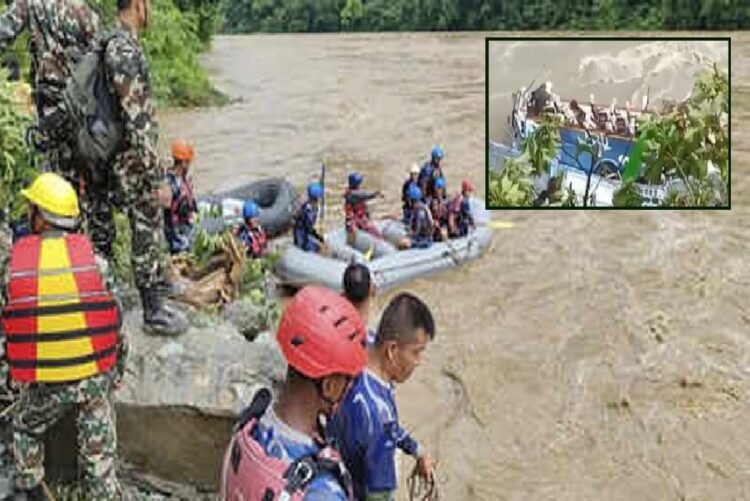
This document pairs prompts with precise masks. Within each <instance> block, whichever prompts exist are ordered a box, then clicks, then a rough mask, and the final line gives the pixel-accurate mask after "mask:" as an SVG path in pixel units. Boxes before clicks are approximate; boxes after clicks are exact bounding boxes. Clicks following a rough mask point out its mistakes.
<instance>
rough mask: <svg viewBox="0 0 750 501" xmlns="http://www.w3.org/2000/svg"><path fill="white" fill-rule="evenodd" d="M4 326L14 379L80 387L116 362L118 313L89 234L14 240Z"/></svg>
mask: <svg viewBox="0 0 750 501" xmlns="http://www.w3.org/2000/svg"><path fill="white" fill-rule="evenodd" d="M1 322H2V331H3V333H4V334H5V342H6V354H7V358H8V364H9V366H10V376H11V378H12V379H13V380H14V381H19V382H42V383H53V382H54V383H57V382H69V381H79V380H81V379H86V378H89V377H91V376H95V375H98V374H103V373H105V372H107V371H109V370H110V369H111V368H112V367H113V366H114V365H115V362H116V361H117V333H118V331H119V329H120V326H121V322H122V318H121V315H120V310H119V307H118V306H117V303H116V302H115V298H114V296H113V295H112V293H111V292H109V291H108V290H107V288H106V287H105V286H104V283H103V280H102V276H101V274H100V273H99V268H98V266H97V264H96V260H95V258H94V251H93V248H92V245H91V241H90V240H89V239H88V238H87V237H85V236H84V235H78V234H52V235H51V234H47V235H29V236H26V237H23V238H21V239H20V240H18V242H16V244H15V245H14V246H13V250H12V252H11V260H10V281H9V283H8V303H7V305H6V306H5V308H3V311H2V320H1Z"/></svg>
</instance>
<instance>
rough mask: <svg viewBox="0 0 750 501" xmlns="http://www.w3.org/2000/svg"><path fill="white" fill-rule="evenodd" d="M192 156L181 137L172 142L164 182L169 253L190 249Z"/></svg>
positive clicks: (194, 208) (194, 206) (195, 208)
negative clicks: (167, 200)
mask: <svg viewBox="0 0 750 501" xmlns="http://www.w3.org/2000/svg"><path fill="white" fill-rule="evenodd" d="M194 158H195V151H194V149H193V145H191V144H189V143H188V142H187V141H185V140H183V139H175V140H174V142H172V159H173V162H174V163H173V164H172V169H171V170H170V171H169V172H167V185H168V186H169V189H170V191H171V195H172V196H171V200H170V204H169V208H168V209H165V210H164V233H165V235H166V237H167V242H168V243H169V250H170V252H171V253H172V254H179V253H180V252H188V251H189V250H190V233H191V232H192V231H193V225H194V223H195V215H196V214H197V213H198V206H197V204H196V202H195V196H194V195H193V183H192V181H191V180H190V179H189V177H188V170H189V169H190V164H191V163H192V161H193V159H194Z"/></svg>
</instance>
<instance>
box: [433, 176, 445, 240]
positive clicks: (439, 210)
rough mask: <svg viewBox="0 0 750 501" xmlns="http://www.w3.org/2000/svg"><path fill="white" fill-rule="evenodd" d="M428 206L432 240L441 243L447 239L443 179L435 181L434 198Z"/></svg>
mask: <svg viewBox="0 0 750 501" xmlns="http://www.w3.org/2000/svg"><path fill="white" fill-rule="evenodd" d="M428 205H429V209H430V215H431V216H432V227H433V233H432V239H433V240H434V241H436V242H443V241H445V240H447V239H448V229H447V226H448V203H447V202H446V200H445V179H443V178H442V177H441V178H438V179H437V180H436V181H435V196H433V197H432V198H431V199H430V201H429V204H428Z"/></svg>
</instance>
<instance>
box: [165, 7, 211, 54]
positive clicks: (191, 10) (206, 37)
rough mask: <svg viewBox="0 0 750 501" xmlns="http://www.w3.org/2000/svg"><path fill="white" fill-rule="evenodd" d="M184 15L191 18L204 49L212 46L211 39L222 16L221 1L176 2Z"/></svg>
mask: <svg viewBox="0 0 750 501" xmlns="http://www.w3.org/2000/svg"><path fill="white" fill-rule="evenodd" d="M174 1H175V5H177V7H178V8H179V9H180V11H182V13H183V15H184V16H186V17H188V18H191V22H193V23H194V25H195V27H196V35H197V36H198V40H200V43H201V45H202V48H203V49H204V50H205V49H208V48H209V47H210V46H211V38H212V37H213V34H214V33H215V32H216V29H217V28H218V25H219V21H220V16H221V7H222V5H221V0H174Z"/></svg>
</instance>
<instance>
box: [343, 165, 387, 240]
mask: <svg viewBox="0 0 750 501" xmlns="http://www.w3.org/2000/svg"><path fill="white" fill-rule="evenodd" d="M363 179H364V178H363V177H362V174H360V173H359V172H352V173H351V174H349V188H348V189H347V190H346V192H345V193H344V213H345V214H346V233H347V237H348V239H349V241H350V242H353V241H354V239H355V237H356V231H357V230H363V231H366V232H367V233H369V234H371V235H373V236H375V237H378V238H383V237H382V235H381V234H380V231H378V229H377V227H375V225H374V224H373V222H372V221H370V212H369V210H368V209H367V201H368V200H372V199H373V198H376V197H382V196H383V194H382V193H381V192H380V191H364V190H361V189H360V186H361V185H362V181H363Z"/></svg>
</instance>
